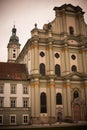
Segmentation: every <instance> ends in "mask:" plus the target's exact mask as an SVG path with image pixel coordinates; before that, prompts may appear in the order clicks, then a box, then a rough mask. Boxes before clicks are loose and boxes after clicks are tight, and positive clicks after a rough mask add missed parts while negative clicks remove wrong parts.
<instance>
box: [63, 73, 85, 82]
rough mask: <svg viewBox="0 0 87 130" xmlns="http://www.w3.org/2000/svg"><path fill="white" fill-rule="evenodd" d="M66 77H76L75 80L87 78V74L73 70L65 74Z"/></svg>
mask: <svg viewBox="0 0 87 130" xmlns="http://www.w3.org/2000/svg"><path fill="white" fill-rule="evenodd" d="M63 78H64V79H74V80H80V79H84V78H87V74H84V73H79V72H72V73H69V74H67V75H65V76H63Z"/></svg>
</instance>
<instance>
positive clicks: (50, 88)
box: [47, 79, 56, 122]
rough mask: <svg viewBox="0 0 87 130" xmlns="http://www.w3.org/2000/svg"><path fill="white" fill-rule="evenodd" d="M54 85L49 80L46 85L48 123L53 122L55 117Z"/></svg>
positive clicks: (52, 81) (52, 80)
mask: <svg viewBox="0 0 87 130" xmlns="http://www.w3.org/2000/svg"><path fill="white" fill-rule="evenodd" d="M55 91H56V90H55V83H54V79H50V80H49V83H48V102H47V105H48V117H49V121H51V122H55V116H56V100H55V93H56V92H55Z"/></svg>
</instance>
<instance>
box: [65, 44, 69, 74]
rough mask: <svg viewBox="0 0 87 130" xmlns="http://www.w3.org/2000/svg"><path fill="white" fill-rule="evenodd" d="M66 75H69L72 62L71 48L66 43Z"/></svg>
mask: <svg viewBox="0 0 87 130" xmlns="http://www.w3.org/2000/svg"><path fill="white" fill-rule="evenodd" d="M64 50H65V73H66V74H69V72H70V61H69V48H68V45H67V43H65V48H64Z"/></svg>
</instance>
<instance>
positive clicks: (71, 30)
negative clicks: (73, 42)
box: [69, 26, 74, 35]
mask: <svg viewBox="0 0 87 130" xmlns="http://www.w3.org/2000/svg"><path fill="white" fill-rule="evenodd" d="M69 34H70V35H73V34H74V28H73V27H72V26H70V27H69Z"/></svg>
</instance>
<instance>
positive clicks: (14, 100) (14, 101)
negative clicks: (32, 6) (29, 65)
mask: <svg viewBox="0 0 87 130" xmlns="http://www.w3.org/2000/svg"><path fill="white" fill-rule="evenodd" d="M10 107H12V108H14V107H16V98H14V97H13V98H11V99H10Z"/></svg>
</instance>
